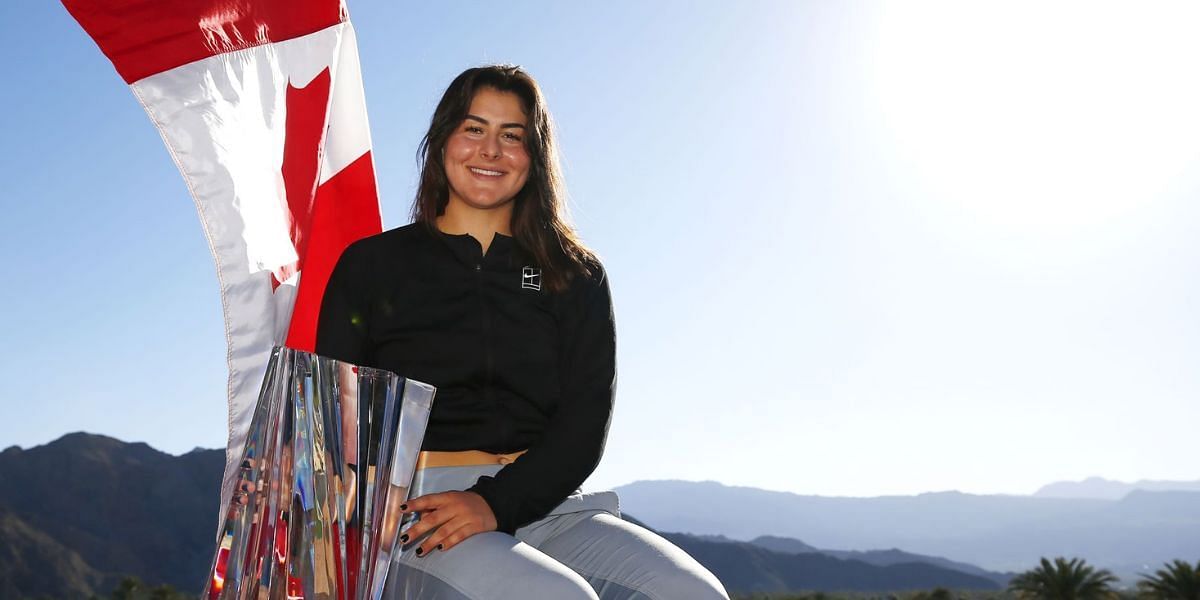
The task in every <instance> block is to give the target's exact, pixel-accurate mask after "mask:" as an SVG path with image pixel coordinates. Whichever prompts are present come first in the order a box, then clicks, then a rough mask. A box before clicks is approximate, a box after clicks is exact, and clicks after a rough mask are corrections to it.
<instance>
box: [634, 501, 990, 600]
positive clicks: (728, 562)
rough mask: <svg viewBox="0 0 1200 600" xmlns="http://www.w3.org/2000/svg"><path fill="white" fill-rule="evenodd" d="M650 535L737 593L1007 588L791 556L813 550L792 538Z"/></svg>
mask: <svg viewBox="0 0 1200 600" xmlns="http://www.w3.org/2000/svg"><path fill="white" fill-rule="evenodd" d="M621 518H623V519H625V520H626V521H630V522H632V523H636V524H638V525H641V526H642V527H646V528H647V529H650V530H651V531H655V530H654V529H653V528H651V527H648V526H647V525H646V524H645V523H643V522H641V521H639V520H638V519H636V518H634V517H632V516H630V515H628V514H622V515H621ZM655 533H657V534H659V535H661V536H663V537H665V538H667V539H668V540H671V542H672V543H674V544H675V545H677V546H679V547H680V548H683V549H684V550H686V551H687V552H688V554H690V555H692V556H693V557H694V558H695V559H696V560H697V561H699V562H700V563H701V564H703V565H704V566H705V567H707V568H708V569H709V570H710V571H712V572H713V574H714V575H716V576H717V579H720V580H721V582H722V583H724V584H725V587H726V588H727V589H729V590H730V591H736V592H738V593H745V592H801V591H821V592H902V591H909V590H926V589H932V588H935V587H945V588H950V589H960V590H968V589H970V590H997V589H1001V588H1003V587H1005V586H1006V585H1007V582H1008V580H1007V578H1006V579H1004V581H1003V582H997V581H995V580H994V579H993V578H992V577H988V575H991V576H999V574H996V573H986V572H985V571H982V569H979V568H977V567H971V566H970V565H966V566H967V567H968V568H970V569H974V570H976V571H980V572H982V573H984V575H983V576H978V575H974V574H967V573H964V572H963V571H962V570H961V569H955V568H945V567H941V566H936V565H931V564H927V563H926V562H925V561H897V562H895V563H889V564H870V563H868V562H865V561H862V560H856V559H853V558H850V559H846V558H837V557H833V556H829V555H827V554H823V553H821V552H819V551H818V552H811V551H805V550H801V551H800V552H792V550H797V549H804V548H808V549H812V546H809V545H807V544H805V543H804V542H801V541H800V540H795V539H791V538H780V537H772V536H763V537H762V538H759V539H758V540H756V541H755V542H749V543H748V542H738V541H734V540H730V539H728V538H726V537H724V536H720V535H716V536H696V535H689V534H686V533H670V532H662V531H655ZM772 548H778V550H775V549H772ZM939 560H945V559H939ZM906 562H907V564H905V563H906ZM945 562H950V561H945Z"/></svg>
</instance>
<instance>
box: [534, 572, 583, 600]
mask: <svg viewBox="0 0 1200 600" xmlns="http://www.w3.org/2000/svg"><path fill="white" fill-rule="evenodd" d="M527 583H529V584H531V585H530V586H529V588H527V589H523V590H521V592H522V593H527V594H529V595H520V596H519V597H521V598H555V599H556V600H557V599H559V598H562V599H563V600H599V596H597V595H596V591H595V590H593V589H592V586H591V585H588V582H587V581H586V580H584V579H583V578H582V577H580V576H579V575H577V574H575V573H570V574H566V573H555V572H548V573H544V574H541V575H539V576H538V577H537V581H536V582H527ZM522 587H524V586H522Z"/></svg>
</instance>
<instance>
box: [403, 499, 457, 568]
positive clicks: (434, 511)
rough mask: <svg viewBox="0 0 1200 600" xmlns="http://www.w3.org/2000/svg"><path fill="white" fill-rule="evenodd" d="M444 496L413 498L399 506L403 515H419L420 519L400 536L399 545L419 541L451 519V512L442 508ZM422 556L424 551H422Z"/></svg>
mask: <svg viewBox="0 0 1200 600" xmlns="http://www.w3.org/2000/svg"><path fill="white" fill-rule="evenodd" d="M445 499H446V498H445V494H430V495H428V496H422V497H420V498H414V499H413V500H409V501H408V502H407V503H405V504H402V505H400V510H402V511H404V512H405V513H412V512H415V513H419V514H420V516H421V518H420V520H418V521H415V522H414V523H413V524H412V526H410V527H409V528H408V529H407V530H406V531H405V532H404V534H403V535H401V536H400V543H401V544H407V543H408V542H409V541H412V540H419V539H421V536H423V535H425V534H426V533H429V532H430V531H433V530H434V529H435V528H437V527H438V526H439V525H441V524H442V523H445V522H446V520H447V519H449V518H450V517H452V516H453V515H452V514H451V512H452V511H448V510H446V508H445V507H444V501H445ZM422 554H424V551H422Z"/></svg>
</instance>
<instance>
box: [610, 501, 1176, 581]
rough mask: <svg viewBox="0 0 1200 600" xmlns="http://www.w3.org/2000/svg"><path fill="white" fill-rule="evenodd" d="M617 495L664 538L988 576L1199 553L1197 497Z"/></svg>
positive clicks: (1133, 564) (1140, 565)
mask: <svg viewBox="0 0 1200 600" xmlns="http://www.w3.org/2000/svg"><path fill="white" fill-rule="evenodd" d="M1184 485H1186V484H1184ZM616 491H617V493H618V495H619V496H620V497H621V505H622V508H623V510H628V511H630V512H632V513H634V514H637V515H638V516H639V517H641V518H643V519H645V520H646V521H648V522H651V523H654V524H655V525H656V526H658V527H660V528H662V529H666V530H671V531H688V532H691V533H693V534H697V535H717V534H719V535H724V536H727V537H729V538H733V539H736V540H753V539H755V538H758V537H759V536H763V535H772V536H780V537H789V538H797V539H802V540H804V542H805V543H806V544H811V545H813V546H816V547H819V548H903V549H904V550H905V551H907V552H913V553H918V554H922V555H930V556H945V557H953V559H954V560H955V561H962V562H966V563H970V564H973V565H977V566H979V567H982V568H984V569H988V570H990V571H1001V572H1005V571H1024V570H1026V569H1029V568H1032V567H1033V566H1035V564H1036V561H1037V559H1038V558H1039V557H1042V556H1047V557H1053V556H1066V557H1081V558H1084V559H1086V560H1087V561H1088V562H1089V563H1090V564H1093V565H1097V566H1100V567H1105V568H1109V569H1111V570H1113V571H1114V572H1115V573H1116V574H1117V575H1118V576H1120V577H1122V579H1123V580H1125V581H1126V582H1127V583H1128V582H1130V581H1131V580H1132V579H1134V578H1135V576H1136V575H1137V574H1138V573H1144V572H1147V571H1153V570H1154V569H1155V568H1158V567H1160V566H1161V565H1162V563H1164V562H1166V561H1168V560H1172V559H1175V558H1181V559H1185V560H1195V559H1196V557H1198V556H1200V492H1196V491H1186V490H1182V491H1181V490H1169V491H1147V490H1141V489H1135V490H1133V491H1130V492H1128V493H1126V494H1125V495H1124V496H1123V497H1121V498H1120V499H1115V500H1113V499H1097V498H1056V497H1038V496H998V495H997V496H978V495H971V494H963V493H959V492H938V493H929V494H920V495H917V496H884V497H877V498H842V497H825V496H802V495H797V494H791V493H787V492H772V491H766V490H761V489H756V488H748V487H734V486H726V485H722V484H720V483H716V482H711V481H710V482H689V481H641V482H636V483H633V484H630V485H626V486H621V487H619V488H617V489H616ZM681 498H689V499H695V498H703V499H704V502H702V503H700V502H681V501H680V499H681ZM717 515H719V517H718V516H717ZM835 556H838V555H835ZM840 556H842V557H852V556H854V555H853V554H852V553H851V554H842V555H840Z"/></svg>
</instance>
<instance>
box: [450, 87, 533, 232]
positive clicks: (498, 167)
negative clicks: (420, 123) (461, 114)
mask: <svg viewBox="0 0 1200 600" xmlns="http://www.w3.org/2000/svg"><path fill="white" fill-rule="evenodd" d="M527 120H528V119H527V118H526V116H525V112H524V110H523V109H522V105H521V99H520V98H519V97H518V96H517V95H516V94H513V93H511V92H501V91H499V90H496V89H493V88H487V87H485V88H481V89H479V90H478V91H476V92H475V98H473V99H472V100H471V108H470V109H469V110H468V111H467V117H466V118H465V119H463V122H462V123H460V124H459V126H458V129H457V130H455V132H454V133H453V134H451V135H450V139H448V140H447V141H446V150H445V155H444V159H443V160H444V162H445V164H446V179H447V180H449V182H450V200H449V201H450V202H451V203H456V202H457V203H461V204H463V205H465V206H464V208H468V207H469V208H473V209H478V210H489V209H495V208H502V207H507V208H510V209H511V206H510V205H509V203H510V202H511V201H512V199H513V198H514V197H515V196H516V195H517V192H520V191H521V188H522V187H524V186H525V180H526V179H528V177H529V153H528V152H527V151H526V150H525V127H526V125H527V124H528V123H527Z"/></svg>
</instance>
